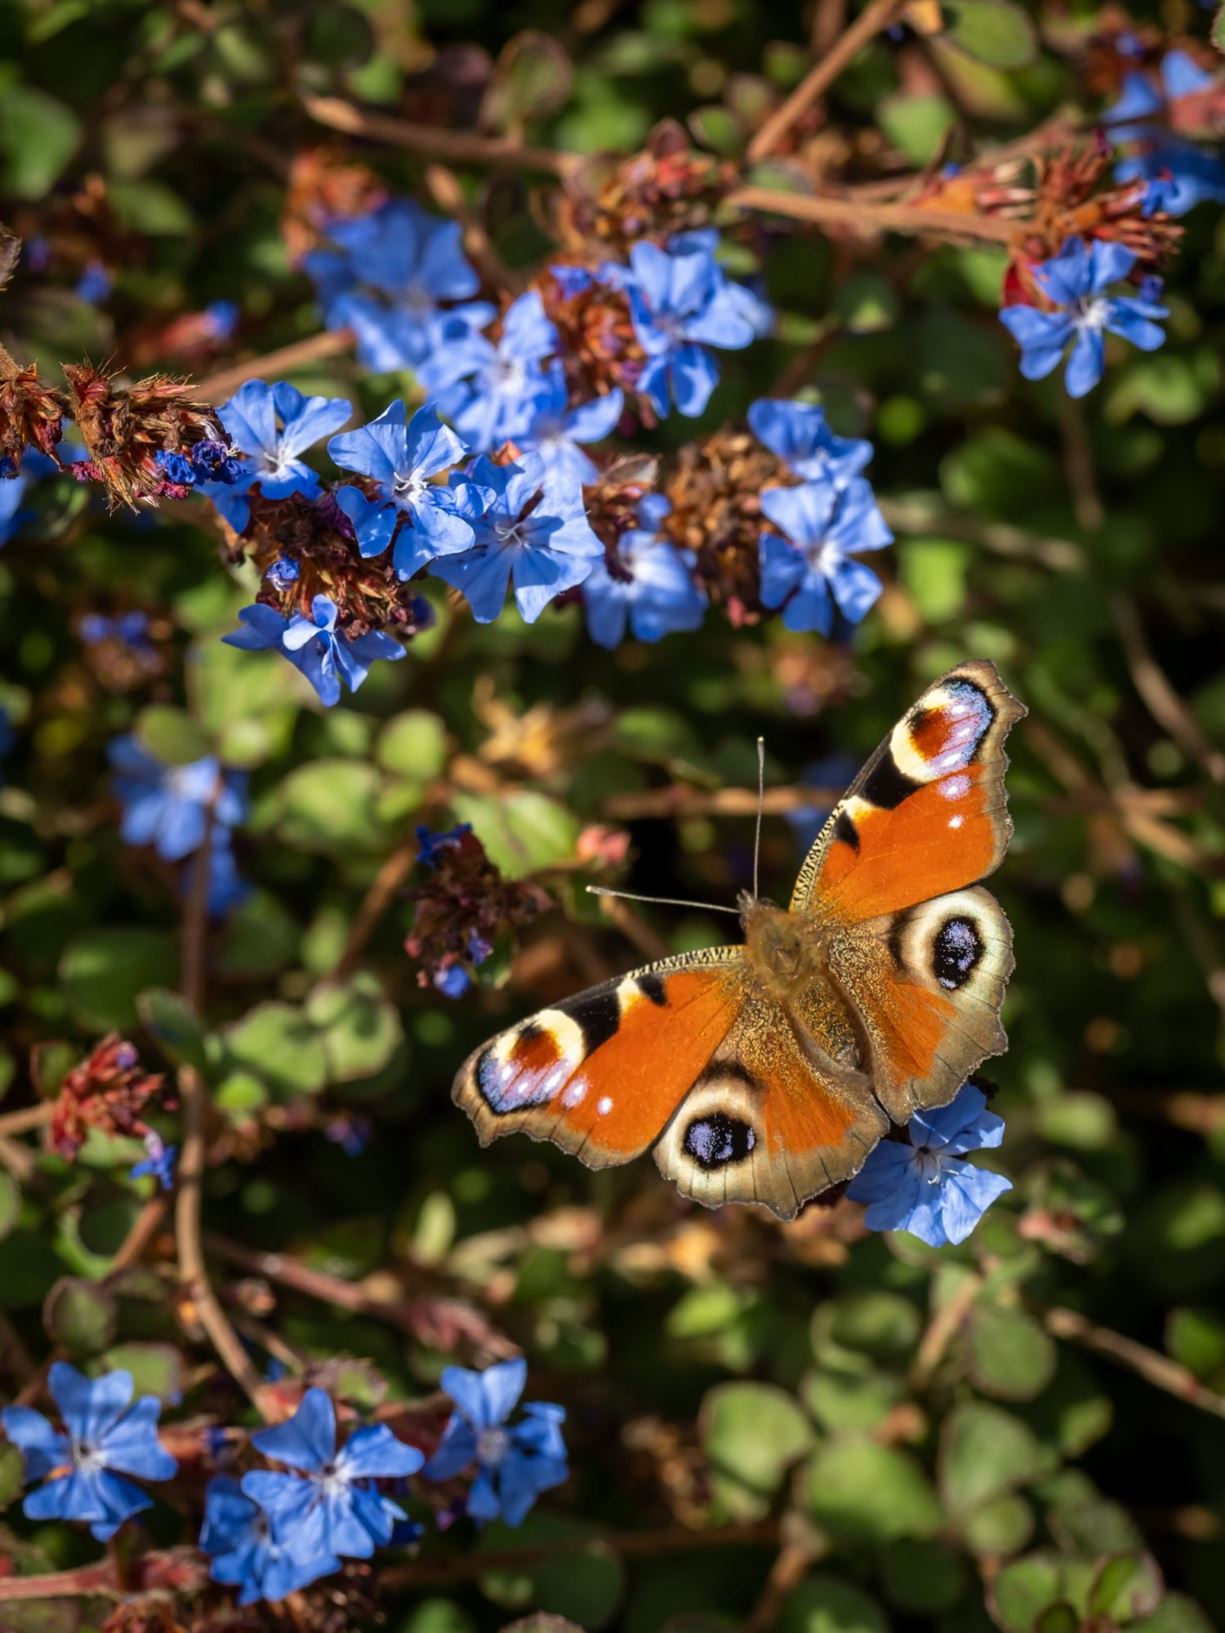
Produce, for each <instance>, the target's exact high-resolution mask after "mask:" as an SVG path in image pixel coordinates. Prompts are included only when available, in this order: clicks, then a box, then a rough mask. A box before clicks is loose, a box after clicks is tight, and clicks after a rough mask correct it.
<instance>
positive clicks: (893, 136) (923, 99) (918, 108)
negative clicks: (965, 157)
mask: <svg viewBox="0 0 1225 1633" xmlns="http://www.w3.org/2000/svg"><path fill="white" fill-rule="evenodd" d="M956 117H957V116H956V113H955V111H954V109H953V105H952V103H951V102H949V101H948V100H947V99H946V98H945V97H943V96H939V95H937V94H936V93H931V94H925V93H922V92H919V93H915V92H910V91H898V92H896V93H895V94H894V95H893V96H888V97H885V98H884V99H883V100H882V101H881V102H880V104H879V105H878V107H877V110H876V118H877V123H878V124H879V125H880V128H881V129H882V130H883V131H884V133H885V135H886V136H887V137H888V138H889V140H890V141H891V142H892V143H893V144H894V146H895V147H899V148H901V150H902V152H903V153H904V154H905V156H906V157H907V158H908V159H909V160H910V162H911V163H912V164H915V165H924V164H928V163H929V162H930V161H931V160H932V159H934V158H935V157H936V154H937V153H938V152H939V150H940V145H941V143H942V142H943V141H944V138H945V137H946V136H947V135H948V133H949V130H950V129H951V127H952V125H953V122H954V120H955V119H956Z"/></svg>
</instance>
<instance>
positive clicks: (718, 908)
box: [587, 885, 740, 918]
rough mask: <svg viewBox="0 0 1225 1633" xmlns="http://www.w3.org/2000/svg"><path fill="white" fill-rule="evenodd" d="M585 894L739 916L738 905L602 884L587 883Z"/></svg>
mask: <svg viewBox="0 0 1225 1633" xmlns="http://www.w3.org/2000/svg"><path fill="white" fill-rule="evenodd" d="M587 894H588V895H589V896H614V897H615V898H616V899H617V900H618V901H622V902H651V903H652V904H654V905H655V906H657V907H697V908H700V909H701V910H702V912H703V913H734V914H735V915H736V917H737V918H739V917H740V909H739V908H738V907H724V906H723V905H722V904H721V903H719V902H688V901H683V900H682V899H681V898H680V897H679V896H635V895H634V894H633V892H632V891H629V890H607V889H605V887H604V886H603V885H588V886H587Z"/></svg>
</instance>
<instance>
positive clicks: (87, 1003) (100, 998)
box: [60, 929, 179, 1032]
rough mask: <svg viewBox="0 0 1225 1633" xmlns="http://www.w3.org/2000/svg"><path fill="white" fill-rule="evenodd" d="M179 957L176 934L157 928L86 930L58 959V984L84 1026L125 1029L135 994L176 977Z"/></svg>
mask: <svg viewBox="0 0 1225 1633" xmlns="http://www.w3.org/2000/svg"><path fill="white" fill-rule="evenodd" d="M178 962H179V949H178V943H177V940H176V938H175V937H174V936H172V935H168V934H165V933H164V932H162V931H160V930H118V929H116V930H110V929H98V930H87V931H86V932H85V933H84V934H83V935H80V936H78V937H77V939H76V940H75V941H74V942H73V943H72V944H71V945H70V946H69V947H68V948H67V950H66V951H65V953H64V956H63V958H62V959H61V960H60V985H61V987H62V989H63V992H64V997H65V999H66V1000H67V1002H68V1005H69V1007H70V1009H71V1010H72V1012H73V1014H74V1015H75V1016H76V1018H77V1020H78V1021H80V1023H81V1024H82V1025H83V1026H87V1027H90V1028H93V1029H96V1030H97V1031H99V1032H110V1031H114V1032H126V1031H129V1030H130V1029H131V1028H132V1027H133V1026H135V1025H136V1024H137V1022H138V1020H139V1016H138V1014H137V1009H136V1001H137V998H138V997H139V995H140V994H141V993H142V992H144V991H146V990H147V989H148V988H150V987H154V986H159V985H166V984H168V983H169V982H172V981H174V980H175V979H177V971H178Z"/></svg>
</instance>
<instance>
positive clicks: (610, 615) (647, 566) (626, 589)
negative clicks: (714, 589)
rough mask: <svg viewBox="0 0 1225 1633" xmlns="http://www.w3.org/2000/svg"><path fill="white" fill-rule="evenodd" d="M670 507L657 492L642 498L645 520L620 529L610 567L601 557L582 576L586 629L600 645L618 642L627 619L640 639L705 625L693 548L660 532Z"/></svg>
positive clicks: (614, 644)
mask: <svg viewBox="0 0 1225 1633" xmlns="http://www.w3.org/2000/svg"><path fill="white" fill-rule="evenodd" d="M667 510H668V502H667V500H666V499H662V498H661V496H659V495H651V496H650V497H649V498H648V499H645V500H643V502H642V504H641V505H640V506H639V517H640V519H641V520H642V521H643V522H645V523H646V524H647V525H645V526H644V527H640V528H630V529H629V530H628V531H627V532H625V533H623V534H622V535H621V537H620V538H619V539H618V540H617V553H616V560H615V562H614V564H613V567H612V568H611V569H610V567H609V564H608V562H607V560H606V559H604V560H600V561H597V562H596V564H595V566H594V567H593V568H592V569H591V572H590V574H589V575H588V576H587V577H586V578H585V579H584V580H583V605H584V607H585V608H586V611H587V629H588V632H589V634H590V635H591V639H592V640H593V641H595V642H596V643H597V644H598V645H599V646H607V647H614V646H619V645H620V643H621V642H622V641H623V640H624V639H625V631H626V626H627V625H628V626H629V628H630V629H631V630H632V631H633V633H634V637H635V639H636V640H639V641H658V640H660V639H662V637H663V636H665V635H668V634H670V633H672V631H674V630H689V629H698V628H699V627H700V626H701V623H702V619H703V618H704V617H705V616H706V607H707V600H706V597H705V595H704V594H703V593H702V591H701V590H700V589H699V588H698V587H697V585H696V584H695V583H694V582H693V565H694V556H693V552H692V551H690V550H679V549H677V547H676V546H675V545H673V544H669V543H668V542H667V540H665V539H663V538H661V537H660V534H659V530H658V522H659V521H660V520H661V519H662V517H663V516H664V515H665V514H666V512H667Z"/></svg>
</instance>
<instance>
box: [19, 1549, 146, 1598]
mask: <svg viewBox="0 0 1225 1633" xmlns="http://www.w3.org/2000/svg"><path fill="white" fill-rule="evenodd" d="M121 1593H122V1589H121V1588H120V1584H119V1575H118V1572H117V1571H116V1569H115V1562H114V1560H113V1559H100V1560H98V1562H97V1563H96V1564H94V1565H78V1566H77V1567H76V1569H75V1570H71V1571H49V1572H46V1573H44V1574H43V1575H42V1576H0V1601H4V1600H14V1599H28V1600H33V1601H37V1600H39V1599H92V1598H95V1597H100V1596H103V1595H105V1596H106V1597H107V1598H109V1599H118V1598H119V1597H120V1596H121Z"/></svg>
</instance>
